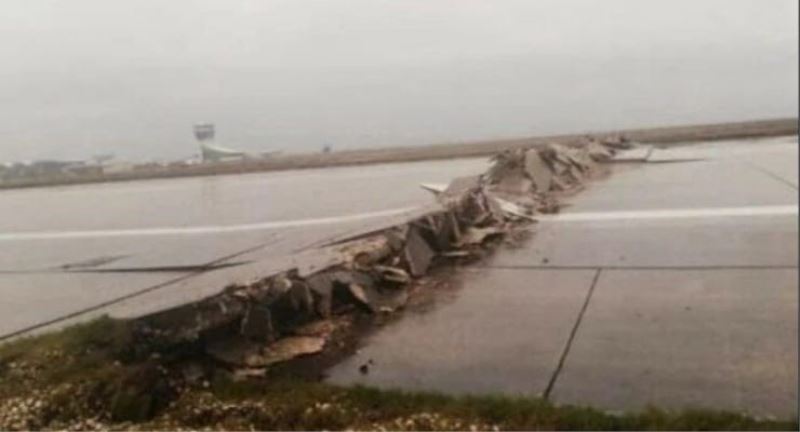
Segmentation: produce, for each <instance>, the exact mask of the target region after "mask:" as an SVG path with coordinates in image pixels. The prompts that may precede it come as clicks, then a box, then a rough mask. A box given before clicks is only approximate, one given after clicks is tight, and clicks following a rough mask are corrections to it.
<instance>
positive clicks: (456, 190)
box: [442, 176, 480, 198]
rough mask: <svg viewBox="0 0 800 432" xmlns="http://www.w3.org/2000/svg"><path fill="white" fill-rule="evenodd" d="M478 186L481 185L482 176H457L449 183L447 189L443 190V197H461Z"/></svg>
mask: <svg viewBox="0 0 800 432" xmlns="http://www.w3.org/2000/svg"><path fill="white" fill-rule="evenodd" d="M478 187H480V176H466V177H456V178H454V179H453V180H452V181H451V182H450V184H449V185H447V189H445V190H444V192H442V197H443V198H454V197H460V196H461V195H463V194H465V193H467V192H469V191H471V190H474V189H475V188H478Z"/></svg>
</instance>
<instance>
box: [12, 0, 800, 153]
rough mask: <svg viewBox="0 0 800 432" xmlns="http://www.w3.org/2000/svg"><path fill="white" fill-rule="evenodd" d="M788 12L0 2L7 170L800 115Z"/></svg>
mask: <svg viewBox="0 0 800 432" xmlns="http://www.w3.org/2000/svg"><path fill="white" fill-rule="evenodd" d="M797 18H798V2H797V0H752V1H743V0H683V1H676V0H669V1H667V0H650V1H647V0H553V1H543V0H491V1H490V0H486V1H472V0H402V1H399V0H385V1H381V0H339V1H332V0H319V1H303V0H281V1H276V0H252V1H230V0H219V1H210V0H192V1H190V0H170V1H163V0H127V1H121V0H114V1H112V0H69V1H66V0H51V1H45V0H3V1H2V3H0V56H1V57H0V58H2V67H0V150H1V151H0V161H12V160H23V159H38V158H78V159H82V158H88V157H90V156H92V155H93V154H97V153H107V152H113V153H116V154H117V156H118V157H120V158H125V159H136V160H147V159H170V158H183V157H188V156H190V155H192V154H193V153H197V147H196V144H195V142H194V140H193V138H192V135H191V125H192V124H193V123H196V122H202V121H210V122H214V123H216V125H217V137H218V143H220V144H222V145H227V146H229V147H237V148H240V149H243V150H251V151H259V150H261V151H266V150H271V149H283V150H284V151H309V150H318V149H320V148H321V147H322V146H323V145H324V144H331V145H333V146H334V149H343V148H354V147H371V146H393V145H413V144H426V143H432V142H447V141H457V140H473V139H482V138H495V137H515V136H526V135H540V134H551V133H562V132H565V133H566V132H582V131H590V130H605V129H615V128H625V127H635V126H649V125H668V124H681V123H702V122H714V121H727V120H738V119H756V118H767V117H776V116H787V117H788V116H796V115H797V110H798V101H797V92H798V86H797V80H798V57H797V51H798V39H797V37H798V36H797V33H798V27H797Z"/></svg>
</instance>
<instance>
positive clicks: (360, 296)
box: [347, 283, 373, 309]
mask: <svg viewBox="0 0 800 432" xmlns="http://www.w3.org/2000/svg"><path fill="white" fill-rule="evenodd" d="M347 288H348V289H349V290H350V294H351V295H352V296H353V298H355V299H356V300H357V301H358V302H359V303H361V304H362V305H363V306H366V307H367V308H369V309H373V307H372V304H371V303H370V301H369V298H367V292H366V288H364V287H363V286H361V285H359V284H357V283H351V284H350V285H348V286H347Z"/></svg>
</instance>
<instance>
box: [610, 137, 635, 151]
mask: <svg viewBox="0 0 800 432" xmlns="http://www.w3.org/2000/svg"><path fill="white" fill-rule="evenodd" d="M602 142H603V145H605V146H608V147H611V148H613V149H618V150H627V149H631V148H634V147H635V146H636V144H634V143H633V142H631V141H630V140H628V138H627V137H625V136H624V135H615V136H610V137H606V138H604V139H603V140H602Z"/></svg>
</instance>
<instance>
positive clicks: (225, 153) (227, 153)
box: [200, 142, 248, 162]
mask: <svg viewBox="0 0 800 432" xmlns="http://www.w3.org/2000/svg"><path fill="white" fill-rule="evenodd" d="M200 154H201V155H202V157H203V162H220V161H229V160H244V159H246V158H247V157H248V156H247V154H246V153H244V152H240V151H238V150H231V149H228V148H225V147H219V146H215V145H212V144H208V143H206V142H201V143H200Z"/></svg>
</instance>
